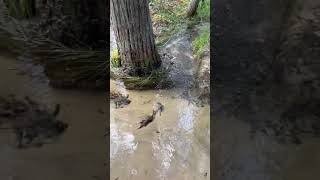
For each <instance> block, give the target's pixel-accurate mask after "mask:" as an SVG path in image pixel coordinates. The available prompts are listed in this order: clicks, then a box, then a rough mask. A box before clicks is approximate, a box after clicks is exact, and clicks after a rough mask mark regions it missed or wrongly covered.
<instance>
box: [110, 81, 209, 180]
mask: <svg viewBox="0 0 320 180" xmlns="http://www.w3.org/2000/svg"><path fill="white" fill-rule="evenodd" d="M111 90H117V91H121V90H122V91H123V93H127V94H129V99H130V100H131V103H130V104H129V105H128V106H126V107H124V108H120V109H115V106H114V105H113V104H111V122H110V129H111V135H110V136H111V137H110V139H111V144H110V148H111V149H110V157H111V179H116V178H119V179H133V180H134V179H136V180H138V179H139V180H156V179H175V180H188V179H190V180H191V179H199V180H200V179H210V158H209V157H210V153H209V143H208V142H209V114H210V113H209V112H210V109H209V106H204V107H198V106H196V105H194V104H192V103H189V101H187V100H185V99H183V98H181V97H179V96H177V94H176V93H175V92H173V91H171V90H162V91H154V90H150V91H126V90H125V89H124V87H123V86H122V85H121V83H120V82H115V81H112V82H111ZM156 102H160V103H162V104H163V105H164V111H163V112H162V113H161V115H160V114H158V115H156V118H155V120H154V121H153V122H152V123H150V124H149V125H148V126H147V127H144V128H142V129H139V130H138V129H137V128H138V127H139V126H138V122H139V121H141V120H142V118H143V117H144V116H145V115H150V114H151V113H152V108H153V104H155V103H156ZM111 103H112V102H111ZM199 128H202V130H201V132H199V131H197V130H198V129H199Z"/></svg>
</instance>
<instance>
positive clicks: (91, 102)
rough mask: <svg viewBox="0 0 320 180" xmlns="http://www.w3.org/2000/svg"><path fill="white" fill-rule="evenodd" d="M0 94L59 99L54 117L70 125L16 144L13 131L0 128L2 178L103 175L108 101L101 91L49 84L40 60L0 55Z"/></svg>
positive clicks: (49, 102) (36, 179) (46, 100)
mask: <svg viewBox="0 0 320 180" xmlns="http://www.w3.org/2000/svg"><path fill="white" fill-rule="evenodd" d="M0 63H1V66H0V76H1V77H2V78H1V81H0V86H1V88H0V94H1V96H4V97H8V96H9V95H10V94H12V93H15V95H16V96H17V97H22V98H23V97H25V96H29V97H30V98H32V99H34V100H36V101H37V102H39V103H41V104H44V105H47V106H49V107H51V106H52V105H54V104H60V106H61V111H60V113H59V114H58V116H57V118H58V119H59V120H62V121H63V122H66V123H68V125H69V127H68V130H67V131H66V132H65V133H64V134H63V135H62V136H61V137H59V138H58V139H57V140H55V141H54V142H52V143H50V144H45V145H44V146H42V147H40V148H28V149H22V150H21V149H16V147H15V142H16V141H15V136H14V133H12V131H1V132H0V133H1V136H0V137H1V138H0V151H1V153H0V154H1V155H0V159H1V161H0V162H1V163H0V167H1V171H0V179H10V178H11V179H26V180H43V179H48V180H57V179H61V180H64V179H65V180H70V179H83V180H88V179H94V178H96V179H99V178H100V179H103V178H105V177H106V168H105V167H104V160H105V158H106V156H105V138H104V133H105V127H106V124H105V123H106V121H105V120H106V117H105V116H106V114H104V113H105V112H107V111H108V110H109V108H108V107H107V106H106V104H105V103H106V102H105V97H106V95H105V93H98V92H81V91H75V90H73V91H71V90H57V89H52V88H51V87H50V86H48V79H47V78H46V77H45V76H44V75H43V69H42V67H41V66H34V65H33V64H29V63H24V62H21V61H16V60H15V58H14V57H12V56H8V55H5V54H4V53H2V54H1V55H0Z"/></svg>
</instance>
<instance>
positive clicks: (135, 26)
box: [110, 0, 161, 75]
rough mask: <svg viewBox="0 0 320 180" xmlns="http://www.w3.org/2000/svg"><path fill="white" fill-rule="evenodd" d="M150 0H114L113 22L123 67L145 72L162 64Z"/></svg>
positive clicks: (111, 4)
mask: <svg viewBox="0 0 320 180" xmlns="http://www.w3.org/2000/svg"><path fill="white" fill-rule="evenodd" d="M148 2H149V1H148V0H111V2H110V8H111V22H112V26H113V30H114V33H115V36H116V41H117V46H118V50H119V54H120V58H121V66H122V67H125V68H128V69H130V72H131V73H133V74H134V75H145V74H148V73H150V72H151V71H152V70H153V69H155V68H157V67H159V66H160V64H161V61H160V57H159V55H158V52H157V49H156V45H155V41H154V35H153V30H152V23H151V16H150V12H149V5H148Z"/></svg>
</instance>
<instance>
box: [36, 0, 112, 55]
mask: <svg viewBox="0 0 320 180" xmlns="http://www.w3.org/2000/svg"><path fill="white" fill-rule="evenodd" d="M107 3H108V1H107V0H97V1H93V0H72V1H71V0H54V1H53V0H41V1H40V0H38V1H37V8H38V11H39V14H41V16H42V23H41V26H40V29H41V30H42V31H43V32H45V33H46V34H47V36H48V37H49V38H50V39H53V40H55V41H59V42H62V43H63V44H64V45H66V46H69V47H76V48H78V47H86V46H90V47H92V48H93V49H105V45H106V42H105V41H106V39H107V37H108V31H107V29H108V28H107V27H108V26H107V22H108V19H107V16H106V15H107V14H108V13H107V12H106V9H107Z"/></svg>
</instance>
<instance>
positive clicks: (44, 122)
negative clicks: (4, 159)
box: [0, 96, 68, 148]
mask: <svg viewBox="0 0 320 180" xmlns="http://www.w3.org/2000/svg"><path fill="white" fill-rule="evenodd" d="M59 112H60V105H59V104H57V105H56V106H55V109H54V110H53V111H51V110H49V108H47V107H45V106H44V105H41V104H39V103H37V102H35V101H33V100H32V99H30V98H29V97H25V98H24V99H18V98H16V97H14V96H10V97H9V98H3V97H0V130H12V131H13V132H14V133H15V135H16V141H17V142H16V143H17V147H18V148H27V147H32V146H37V147H39V146H42V145H43V144H45V143H46V142H48V140H52V139H54V138H56V137H58V136H59V135H61V134H62V133H63V132H64V131H65V130H66V129H67V128H68V124H66V123H64V122H62V121H59V120H57V119H56V117H57V115H58V114H59Z"/></svg>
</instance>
